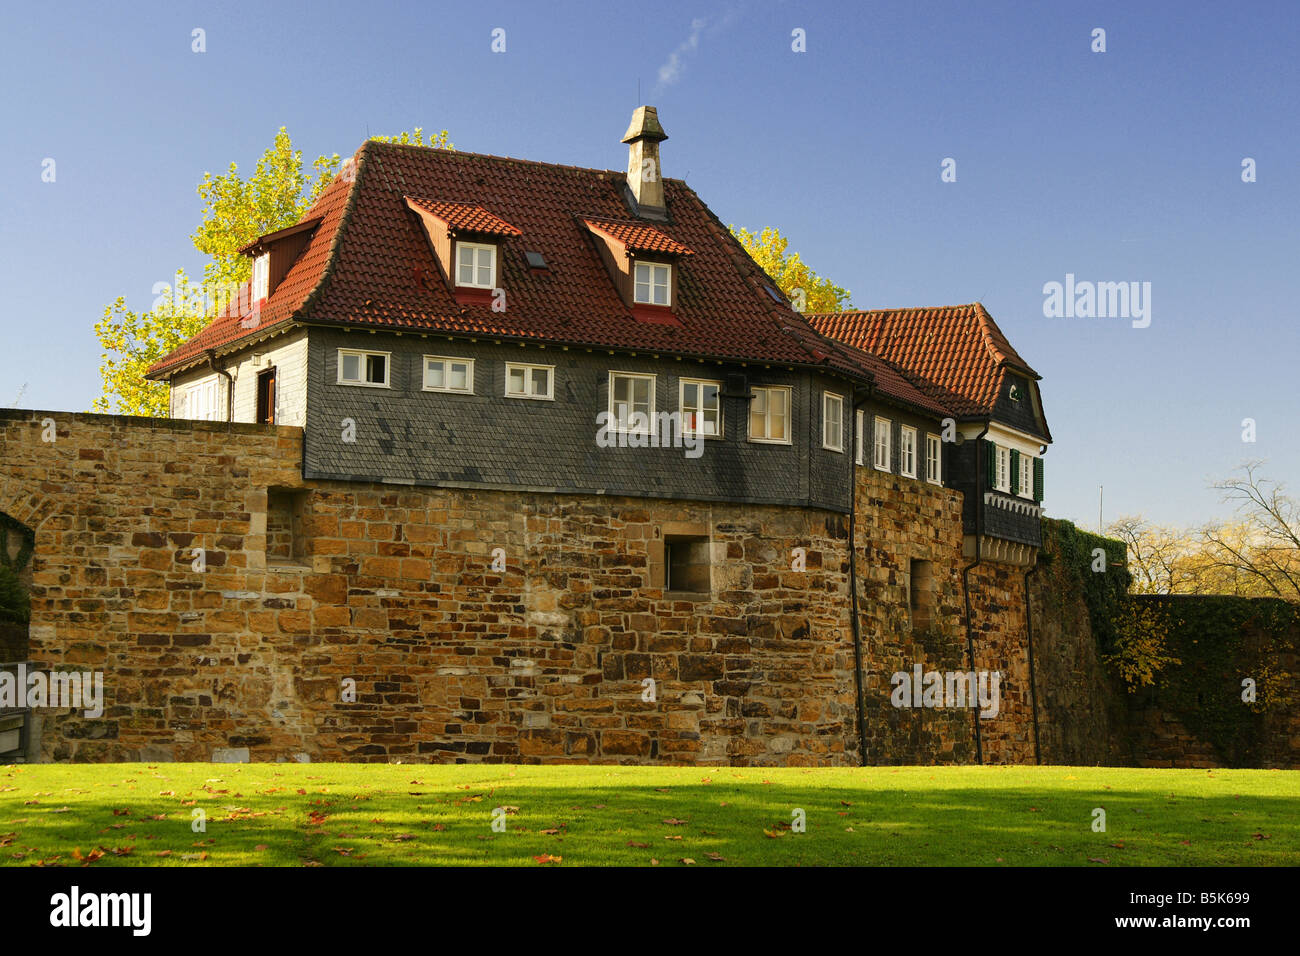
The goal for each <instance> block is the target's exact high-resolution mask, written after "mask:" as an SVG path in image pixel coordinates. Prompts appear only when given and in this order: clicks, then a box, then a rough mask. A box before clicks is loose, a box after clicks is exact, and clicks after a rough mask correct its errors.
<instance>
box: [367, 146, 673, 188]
mask: <svg viewBox="0 0 1300 956" xmlns="http://www.w3.org/2000/svg"><path fill="white" fill-rule="evenodd" d="M371 146H375V147H379V148H380V149H406V150H419V151H421V152H425V153H444V154H446V155H447V156H451V157H457V158H466V159H488V160H492V161H494V162H500V163H518V164H520V165H523V166H545V167H548V168H551V169H565V170H570V171H572V172H577V173H600V174H602V175H608V176H617V177H620V178H626V177H627V171H626V170H622V169H601V168H600V167H599V166H575V165H574V164H572V163H548V162H545V161H543V160H540V159H523V158H521V157H519V156H500V155H498V154H496V153H473V152H470V151H469V150H464V149H447V148H446V147H442V146H416V145H415V144H414V143H385V142H382V141H380V140H377V139H368V140H366V141H365V142H364V143H363V144H362V145H361V148H360V149H358V150H357V152H358V153H359V152H361V150H364V149H366V148H367V147H371ZM354 155H355V154H354ZM660 178H661V180H662V181H663V182H676V183H682V184H683V185H685V183H686V180H684V179H677V178H676V177H673V176H663V177H660Z"/></svg>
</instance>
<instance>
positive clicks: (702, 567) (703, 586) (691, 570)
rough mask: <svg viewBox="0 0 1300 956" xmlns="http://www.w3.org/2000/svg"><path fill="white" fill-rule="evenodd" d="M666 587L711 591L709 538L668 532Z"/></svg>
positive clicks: (676, 589) (665, 563) (665, 556)
mask: <svg viewBox="0 0 1300 956" xmlns="http://www.w3.org/2000/svg"><path fill="white" fill-rule="evenodd" d="M664 565H665V568H666V572H667V574H666V577H667V580H666V581H665V587H664V590H666V591H694V592H696V593H703V594H707V593H708V592H709V589H710V585H711V581H710V576H709V539H708V538H707V537H701V536H696V535H664Z"/></svg>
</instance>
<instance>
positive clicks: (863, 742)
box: [848, 385, 871, 767]
mask: <svg viewBox="0 0 1300 956" xmlns="http://www.w3.org/2000/svg"><path fill="white" fill-rule="evenodd" d="M850 394H851V395H852V396H854V397H853V398H852V400H851V401H850V402H849V437H850V441H849V447H848V453H849V594H850V595H851V598H852V601H851V607H852V614H853V676H854V682H855V684H856V686H857V692H858V758H859V760H860V761H861V764H862V766H864V767H865V766H866V765H867V714H866V701H865V699H864V697H863V691H862V628H861V623H860V621H859V619H858V545H857V537H856V531H857V515H858V470H857V468H858V408H859V407H860V406H861V405H863V404H865V403H866V401H867V400H868V399H869V398H870V397H871V386H870V385H868V386H867V391H866V394H865V395H863V396H862V397H861V398H857V397H856V396H857V394H858V388H857V386H855V387H854V389H853V391H852V392H851V393H850Z"/></svg>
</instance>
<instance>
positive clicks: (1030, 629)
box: [1025, 445, 1047, 764]
mask: <svg viewBox="0 0 1300 956" xmlns="http://www.w3.org/2000/svg"><path fill="white" fill-rule="evenodd" d="M1046 450H1047V446H1046V445H1041V446H1039V449H1038V454H1039V456H1040V457H1041V456H1042V454H1043V452H1045V451H1046ZM1037 573H1038V555H1037V554H1035V555H1034V565H1033V567H1031V568H1030V569H1029V570H1028V571H1026V572H1025V637H1026V641H1027V644H1028V647H1029V702H1030V705H1031V707H1032V709H1033V715H1034V763H1036V764H1041V763H1042V762H1043V751H1042V747H1041V745H1040V743H1039V739H1038V686H1037V685H1036V684H1035V683H1034V609H1033V608H1032V607H1031V606H1030V604H1029V579H1030V577H1031V576H1033V575H1034V574H1037Z"/></svg>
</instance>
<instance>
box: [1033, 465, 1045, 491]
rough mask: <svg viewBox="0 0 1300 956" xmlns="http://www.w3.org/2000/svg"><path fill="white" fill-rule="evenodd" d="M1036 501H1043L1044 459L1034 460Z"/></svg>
mask: <svg viewBox="0 0 1300 956" xmlns="http://www.w3.org/2000/svg"><path fill="white" fill-rule="evenodd" d="M1034 500H1035V501H1042V500H1043V459H1041V458H1035V459H1034Z"/></svg>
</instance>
